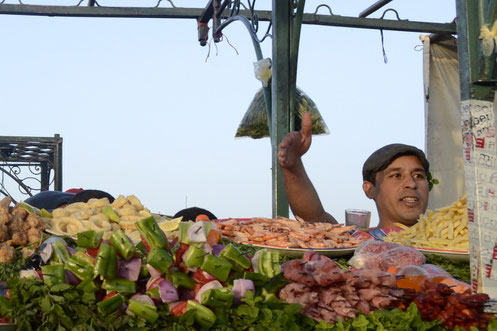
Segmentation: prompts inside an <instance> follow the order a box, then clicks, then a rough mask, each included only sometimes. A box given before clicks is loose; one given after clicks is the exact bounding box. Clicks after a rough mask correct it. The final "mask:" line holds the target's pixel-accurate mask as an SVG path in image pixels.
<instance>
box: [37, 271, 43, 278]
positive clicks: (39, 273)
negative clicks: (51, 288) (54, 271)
mask: <svg viewBox="0 0 497 331" xmlns="http://www.w3.org/2000/svg"><path fill="white" fill-rule="evenodd" d="M36 273H37V274H38V276H40V279H41V280H43V271H41V270H36Z"/></svg>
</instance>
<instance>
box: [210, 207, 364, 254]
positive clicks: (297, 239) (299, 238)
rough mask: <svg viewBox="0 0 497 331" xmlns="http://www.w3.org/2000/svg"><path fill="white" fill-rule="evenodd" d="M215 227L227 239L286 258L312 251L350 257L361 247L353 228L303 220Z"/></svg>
mask: <svg viewBox="0 0 497 331" xmlns="http://www.w3.org/2000/svg"><path fill="white" fill-rule="evenodd" d="M215 223H216V225H217V227H218V229H219V231H220V233H221V235H222V236H223V237H224V238H228V239H231V240H233V241H234V242H239V243H243V244H247V245H252V246H255V247H260V248H267V249H270V250H276V251H279V252H280V253H282V254H284V255H287V256H301V255H303V254H304V252H305V251H307V250H309V249H312V250H314V251H316V252H317V253H319V254H323V255H327V256H343V255H349V254H352V253H354V251H355V248H356V247H357V246H359V245H360V244H361V243H362V240H361V239H359V238H357V237H355V236H354V235H353V234H354V232H355V227H354V226H344V225H343V224H331V223H325V222H306V221H304V220H302V219H300V218H297V219H295V220H293V219H289V218H284V217H277V218H262V217H254V218H230V219H222V220H216V221H215Z"/></svg>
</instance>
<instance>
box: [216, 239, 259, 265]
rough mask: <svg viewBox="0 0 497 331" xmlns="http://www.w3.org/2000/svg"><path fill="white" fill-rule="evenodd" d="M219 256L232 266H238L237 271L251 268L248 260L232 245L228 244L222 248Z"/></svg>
mask: <svg viewBox="0 0 497 331" xmlns="http://www.w3.org/2000/svg"><path fill="white" fill-rule="evenodd" d="M219 256H220V257H223V258H225V259H226V260H228V261H230V262H231V264H233V266H238V267H239V269H242V270H243V269H249V268H250V267H251V266H252V262H250V260H249V259H247V258H246V257H245V256H244V255H243V254H242V252H240V251H239V250H238V248H236V247H235V246H234V245H233V244H228V245H227V246H226V247H224V248H223V250H222V251H221V252H220V253H219ZM239 271H241V270H239Z"/></svg>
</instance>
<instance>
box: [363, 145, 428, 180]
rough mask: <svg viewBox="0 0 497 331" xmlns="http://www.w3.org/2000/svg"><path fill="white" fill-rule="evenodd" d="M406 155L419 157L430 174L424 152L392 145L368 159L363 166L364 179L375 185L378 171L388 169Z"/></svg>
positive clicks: (404, 146) (407, 146) (409, 146)
mask: <svg viewBox="0 0 497 331" xmlns="http://www.w3.org/2000/svg"><path fill="white" fill-rule="evenodd" d="M404 155H414V156H417V158H418V159H419V160H420V161H421V163H422V164H423V168H424V169H425V171H426V173H428V171H429V169H430V163H429V162H428V160H427V159H426V155H425V153H424V152H423V151H422V150H420V149H418V148H416V147H414V146H411V145H404V144H390V145H386V146H383V147H382V148H380V149H378V150H377V151H375V152H374V153H373V154H371V155H370V156H369V157H368V159H367V160H366V162H364V165H363V166H362V179H363V180H364V181H368V182H372V183H374V176H375V174H376V173H377V172H378V171H381V170H384V169H386V168H387V167H388V166H389V165H390V163H392V162H393V161H394V160H395V159H396V158H398V157H400V156H404Z"/></svg>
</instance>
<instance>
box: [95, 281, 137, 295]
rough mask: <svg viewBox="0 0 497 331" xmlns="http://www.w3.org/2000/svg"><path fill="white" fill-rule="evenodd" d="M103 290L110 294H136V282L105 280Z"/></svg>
mask: <svg viewBox="0 0 497 331" xmlns="http://www.w3.org/2000/svg"><path fill="white" fill-rule="evenodd" d="M102 288H103V289H104V290H107V291H108V292H114V291H115V292H118V293H123V294H131V293H135V292H136V285H135V282H134V281H132V280H128V279H123V278H114V279H104V281H103V282H102Z"/></svg>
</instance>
